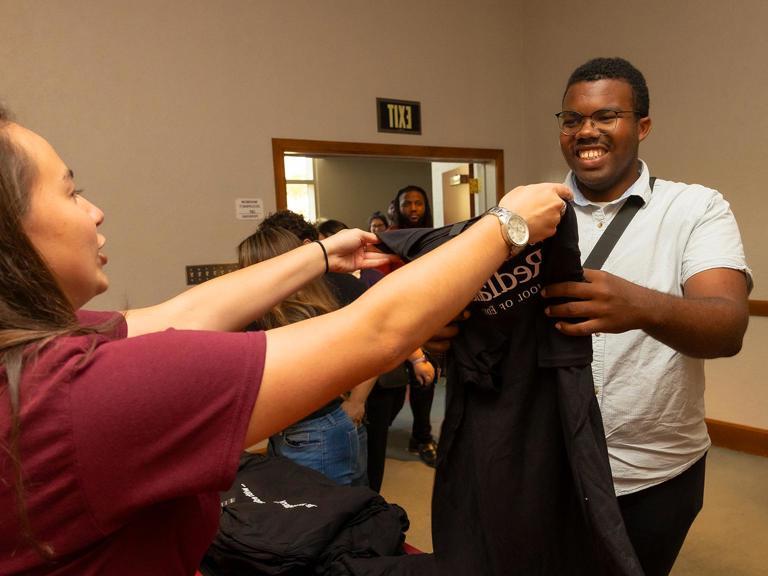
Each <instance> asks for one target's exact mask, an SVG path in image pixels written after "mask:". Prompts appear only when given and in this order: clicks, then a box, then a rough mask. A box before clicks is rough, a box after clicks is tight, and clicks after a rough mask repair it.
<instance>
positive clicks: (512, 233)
mask: <svg viewBox="0 0 768 576" xmlns="http://www.w3.org/2000/svg"><path fill="white" fill-rule="evenodd" d="M488 214H493V215H494V216H496V218H498V219H499V224H501V236H502V237H503V238H504V241H505V242H506V243H507V246H509V256H510V258H511V257H512V256H515V255H516V254H519V253H520V252H522V251H523V248H525V246H526V245H527V244H528V239H529V238H530V236H529V233H528V223H527V222H526V221H525V218H523V217H522V216H520V215H519V214H515V213H514V212H510V211H509V210H507V209H506V208H502V207H501V206H494V207H493V208H491V209H490V210H488Z"/></svg>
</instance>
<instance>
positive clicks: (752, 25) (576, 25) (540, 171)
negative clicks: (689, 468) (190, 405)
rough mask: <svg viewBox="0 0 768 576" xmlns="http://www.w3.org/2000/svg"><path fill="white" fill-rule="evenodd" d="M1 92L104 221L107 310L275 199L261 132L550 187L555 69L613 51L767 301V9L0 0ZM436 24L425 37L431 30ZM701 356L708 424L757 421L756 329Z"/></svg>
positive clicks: (559, 84)
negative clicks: (413, 130) (432, 158)
mask: <svg viewBox="0 0 768 576" xmlns="http://www.w3.org/2000/svg"><path fill="white" fill-rule="evenodd" d="M0 14H2V18H0V62H2V70H3V82H2V85H1V86H0V98H2V99H3V100H4V101H5V102H6V103H7V104H8V105H9V106H10V107H11V108H12V109H14V110H15V111H16V113H17V115H18V117H19V118H20V120H21V121H22V122H23V123H25V124H26V125H28V126H30V127H31V128H33V129H35V130H38V131H40V132H41V133H42V134H44V135H45V136H46V137H48V138H49V139H50V140H51V142H52V143H53V144H54V146H55V147H56V148H57V149H58V150H59V151H60V153H61V155H62V156H63V157H64V159H65V160H66V161H67V162H68V163H69V164H70V165H71V166H72V167H73V168H74V170H75V171H76V172H77V174H78V182H79V184H81V185H83V186H84V187H85V188H86V193H87V194H88V195H89V196H90V197H91V199H93V200H94V201H95V202H96V203H98V204H99V205H100V206H102V207H103V208H104V209H105V211H106V213H107V221H106V223H105V225H104V231H105V233H106V235H107V237H108V252H109V256H110V264H109V273H110V277H111V279H112V289H111V290H110V292H109V293H108V294H107V295H104V296H102V297H100V298H99V299H98V300H97V301H96V306H98V307H102V308H112V307H125V306H141V305H146V304H149V303H152V302H156V301H158V300H160V299H162V298H166V297H168V296H170V295H172V294H174V293H176V292H178V291H179V290H181V289H183V288H184V265H185V264H192V263H212V262H221V261H229V260H232V259H233V257H234V254H233V251H234V246H235V245H236V243H237V242H238V241H239V240H241V239H242V238H243V237H244V236H246V235H247V234H248V233H249V232H250V231H251V229H252V227H253V226H252V224H250V223H248V222H243V221H238V220H236V219H235V218H234V214H235V207H234V202H235V198H238V197H261V198H263V199H264V201H265V204H266V206H267V209H268V210H269V209H272V208H273V207H274V190H273V174H272V158H271V142H270V139H271V138H272V137H281V138H307V139H321V140H339V141H360V142H382V143H394V144H400V143H403V144H420V145H437V146H469V147H487V148H502V149H503V150H504V153H505V171H506V175H507V182H506V183H507V186H508V187H509V186H511V185H514V184H517V183H521V182H525V181H529V180H539V179H556V180H559V179H561V178H562V176H563V175H564V172H565V171H564V167H563V163H562V160H561V158H560V155H559V151H558V148H557V133H556V130H555V124H554V119H553V118H552V114H553V113H554V112H556V111H557V110H558V109H559V105H560V96H561V94H562V90H563V87H564V82H565V79H566V77H567V75H568V74H569V72H570V71H571V70H572V69H573V68H574V67H575V66H576V65H578V64H580V63H581V62H583V61H584V60H586V59H587V58H589V57H593V56H596V55H622V56H625V57H627V58H629V59H630V60H632V61H634V62H635V63H636V64H637V65H638V66H639V67H640V68H641V69H642V70H643V71H644V72H645V73H646V75H647V78H648V81H649V83H650V88H651V111H652V116H653V119H654V130H653V133H652V134H651V136H650V138H649V140H648V141H647V143H646V144H644V145H643V147H642V155H643V157H644V158H645V159H646V160H647V161H648V162H649V163H650V165H651V167H652V170H653V172H654V174H656V175H658V176H660V177H665V178H671V179H679V180H686V181H696V182H701V183H705V184H708V185H711V186H714V187H717V188H718V189H720V190H722V191H723V193H724V194H725V195H726V198H727V199H728V200H729V201H730V202H731V203H732V205H733V208H734V211H735V213H736V215H737V217H738V219H739V222H740V224H741V227H742V230H743V233H744V238H745V246H746V249H747V254H748V257H749V260H750V263H751V264H752V266H753V268H754V271H755V280H756V288H755V292H754V294H753V297H754V298H761V299H768V266H767V265H766V264H768V262H767V260H768V251H766V250H765V248H764V238H765V233H764V226H765V225H764V222H763V220H764V219H765V216H766V210H765V208H764V206H765V203H764V200H763V196H764V192H763V187H764V186H765V182H767V181H768V162H766V161H765V158H764V157H765V155H766V153H768V110H767V109H766V108H768V98H766V88H768V67H766V66H765V63H764V59H765V55H766V54H768V36H766V35H765V34H764V31H763V26H764V22H766V21H768V4H766V3H764V2H762V1H761V0H741V1H740V2H737V3H720V2H714V1H692V2H685V3H683V2H669V1H668V0H648V1H646V2H642V3H639V2H623V1H619V2H617V1H615V0H611V1H607V0H591V1H590V2H584V1H582V0H575V1H573V2H569V3H563V2H559V1H554V0H539V1H537V2H525V3H524V2H522V0H514V1H508V0H496V1H492V0H485V1H480V0H478V1H473V2H458V1H455V0H423V1H420V2H410V1H406V0H392V1H390V2H387V3H384V4H378V5H374V4H372V3H366V2H357V1H353V0H335V1H333V2H313V1H309V0H306V1H300V0H261V1H255V0H227V1H221V2H210V1H207V0H166V1H157V0H137V1H134V2H130V3H128V2H116V1H103V0H101V1H96V0H61V1H58V2H47V1H42V0H0ZM435 30H440V34H434V33H432V32H433V31H435ZM377 96H378V97H382V96H383V97H391V98H401V99H407V100H418V101H421V103H422V112H423V119H422V120H423V134H422V135H421V136H398V135H392V134H379V133H377V131H376V124H375V98H376V97H377ZM764 322H765V320H764V319H758V320H757V321H753V323H752V327H751V328H750V332H749V333H748V337H747V346H746V348H745V351H744V352H743V353H742V354H741V355H740V356H738V357H737V358H735V359H729V360H721V361H718V362H717V363H713V364H711V365H710V370H709V374H710V377H711V378H710V385H709V391H708V398H707V400H708V404H709V412H710V415H711V416H712V417H715V418H721V419H724V420H731V421H736V422H741V423H744V424H750V425H753V426H761V427H763V428H768V421H767V420H766V418H768V387H766V386H765V385H764V382H765V377H764V374H763V370H764V365H765V362H764V361H761V360H762V358H761V356H760V353H761V352H760V351H762V350H764V349H765V347H766V346H765V344H766V339H767V338H768V330H767V329H766V328H765V326H764V325H763V324H764Z"/></svg>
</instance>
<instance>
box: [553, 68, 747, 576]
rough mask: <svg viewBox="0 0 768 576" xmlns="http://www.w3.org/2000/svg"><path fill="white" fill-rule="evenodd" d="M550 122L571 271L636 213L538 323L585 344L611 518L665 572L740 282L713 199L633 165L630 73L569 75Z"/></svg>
mask: <svg viewBox="0 0 768 576" xmlns="http://www.w3.org/2000/svg"><path fill="white" fill-rule="evenodd" d="M557 118H558V123H559V126H560V148H561V151H562V153H563V156H564V158H565V161H566V162H567V163H568V166H569V167H570V168H571V171H570V173H569V174H568V176H567V179H566V184H567V185H568V186H569V187H570V188H571V190H572V191H573V193H574V207H575V209H576V214H577V220H578V229H579V248H580V250H581V253H582V261H584V260H585V259H586V257H587V256H588V255H589V254H590V252H591V250H592V249H593V247H594V246H595V244H596V243H597V241H598V240H599V239H600V237H601V236H602V234H603V232H604V231H605V230H606V228H607V227H608V225H609V224H610V223H611V221H612V219H613V218H614V216H616V214H617V213H618V212H619V210H620V209H621V207H622V206H623V205H624V204H625V202H626V201H627V199H628V198H630V197H631V196H636V197H638V198H639V200H637V202H639V203H640V204H641V207H640V208H639V210H638V211H637V213H636V214H635V216H634V218H633V219H632V220H631V221H630V223H629V225H628V227H627V228H626V230H625V232H624V234H623V235H622V236H621V237H620V239H619V241H618V242H617V243H616V245H615V246H614V248H613V250H612V251H611V253H610V255H609V256H608V259H607V260H606V261H605V264H604V265H603V267H602V270H589V269H585V278H586V280H587V282H586V283H574V282H565V283H561V284H553V285H551V286H548V287H547V288H546V289H545V292H544V295H545V297H550V298H551V297H570V298H575V299H576V301H572V302H570V303H567V304H559V305H551V306H550V307H549V308H548V309H547V313H548V314H549V315H550V316H552V317H556V318H567V319H573V320H574V323H568V322H561V323H558V328H559V329H560V330H561V331H562V332H563V333H565V334H569V335H586V334H591V335H592V344H593V351H594V361H593V364H592V372H593V378H594V385H595V394H596V395H597V398H598V401H599V403H600V409H601V412H602V416H603V422H604V426H605V434H606V439H607V444H608V453H609V458H610V463H611V470H612V474H613V479H614V487H615V490H616V494H617V496H618V499H619V504H620V506H621V510H622V515H623V517H624V521H625V524H626V527H627V531H628V533H629V536H630V539H631V540H632V543H633V545H634V547H635V550H636V552H637V554H638V557H639V559H640V562H641V564H642V565H643V569H644V570H645V573H646V574H647V575H648V576H655V575H665V574H668V573H669V571H670V570H671V568H672V565H673V564H674V561H675V558H676V557H677V554H678V552H679V550H680V547H681V546H682V544H683V541H684V539H685V536H686V534H687V532H688V528H689V527H690V525H691V524H692V522H693V520H694V518H695V517H696V515H697V513H698V511H699V510H700V509H701V506H702V504H703V491H704V463H705V457H706V452H707V449H708V448H709V446H710V440H709V437H708V435H707V428H706V424H705V422H704V365H703V364H704V362H703V359H704V358H716V357H720V356H732V355H734V354H736V353H737V352H738V351H739V350H740V348H741V342H742V338H743V335H744V332H745V330H746V327H747V321H748V317H749V315H748V308H747V294H748V292H749V290H750V289H751V285H752V280H751V275H750V274H751V273H750V270H749V268H748V267H747V264H746V261H745V258H744V252H743V248H742V243H741V237H740V235H739V230H738V226H737V224H736V221H735V219H734V217H733V214H732V213H731V211H730V208H729V206H728V203H727V202H726V201H725V200H724V199H723V197H722V195H721V194H720V193H719V192H717V191H715V190H712V189H709V188H705V187H703V186H699V185H688V184H683V183H679V182H672V181H666V180H661V179H657V180H655V182H653V183H652V180H651V177H650V174H651V173H650V170H649V168H648V166H647V165H646V164H645V163H644V162H643V161H641V160H640V159H639V157H638V149H639V146H640V142H642V141H643V140H645V138H646V137H647V136H648V134H649V133H650V131H651V118H650V116H649V97H648V88H647V85H646V82H645V78H644V77H643V75H642V74H641V73H640V71H639V70H637V69H636V68H635V67H634V66H632V64H630V63H629V62H627V61H626V60H623V59H621V58H597V59H594V60H590V61H589V62H587V63H586V64H584V65H582V66H580V67H579V68H577V69H576V70H575V71H574V72H573V74H572V75H571V77H570V78H569V80H568V84H567V87H566V90H565V94H564V96H563V102H562V111H561V112H560V113H559V114H557ZM633 202H635V201H634V200H633ZM576 319H578V320H576Z"/></svg>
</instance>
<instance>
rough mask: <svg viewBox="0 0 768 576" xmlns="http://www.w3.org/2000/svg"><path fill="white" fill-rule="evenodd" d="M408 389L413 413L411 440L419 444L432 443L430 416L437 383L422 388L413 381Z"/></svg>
mask: <svg viewBox="0 0 768 576" xmlns="http://www.w3.org/2000/svg"><path fill="white" fill-rule="evenodd" d="M408 388H409V391H408V397H409V401H410V404H411V412H413V428H412V429H411V438H413V440H414V441H415V442H418V443H419V444H422V443H425V442H430V441H431V440H432V422H431V420H430V414H431V412H432V400H433V399H434V397H435V383H434V382H432V383H431V384H429V385H427V386H422V385H421V384H417V383H415V382H414V381H413V380H411V382H410V384H408Z"/></svg>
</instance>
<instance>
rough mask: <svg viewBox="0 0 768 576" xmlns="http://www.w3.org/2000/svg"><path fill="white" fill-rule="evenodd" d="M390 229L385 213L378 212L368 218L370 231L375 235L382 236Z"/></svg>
mask: <svg viewBox="0 0 768 576" xmlns="http://www.w3.org/2000/svg"><path fill="white" fill-rule="evenodd" d="M387 228H389V220H387V217H386V216H385V215H384V213H383V212H379V211H378V210H376V211H375V212H374V213H373V214H371V215H370V216H369V217H368V231H369V232H372V233H373V234H380V233H381V232H384V231H385V230H386V229H387Z"/></svg>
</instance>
